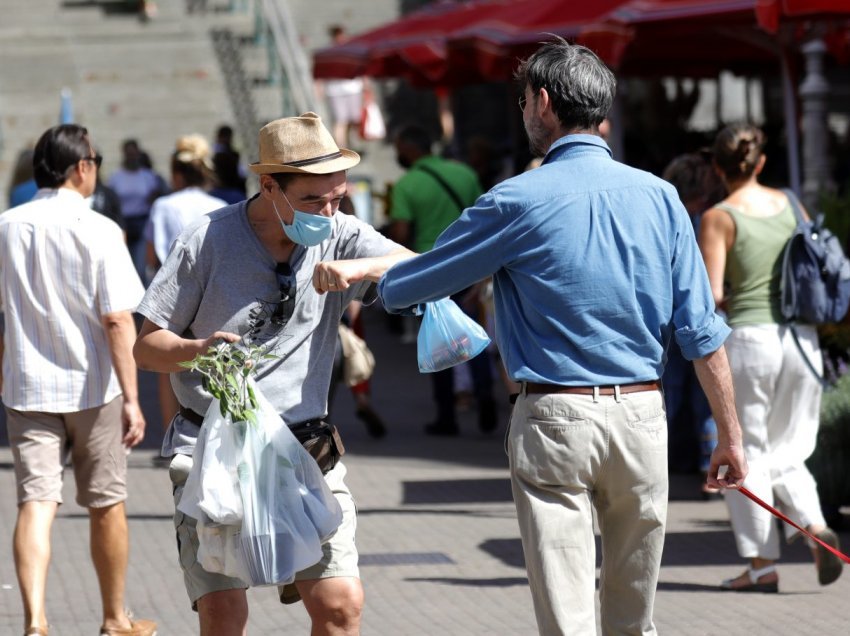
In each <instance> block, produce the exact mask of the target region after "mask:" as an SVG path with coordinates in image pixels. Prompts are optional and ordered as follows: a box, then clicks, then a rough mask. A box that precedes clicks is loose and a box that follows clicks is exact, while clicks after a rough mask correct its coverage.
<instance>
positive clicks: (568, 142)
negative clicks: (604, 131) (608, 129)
mask: <svg viewBox="0 0 850 636" xmlns="http://www.w3.org/2000/svg"><path fill="white" fill-rule="evenodd" d="M603 152H605V153H608V156H609V157H613V156H614V155H613V153H612V152H611V149H610V148H609V147H608V144H607V143H605V140H604V139H602V137H600V136H599V135H588V134H574V135H564V136H563V137H561V138H560V139H558V140H557V141H556V142H555V143H553V144H552V145H551V146H550V148H549V152H547V153H546V157H544V159H543V163H544V164H545V163H550V162H552V161H557V160H558V159H561V158H565V157H568V156H570V155H576V154H579V153H592V154H599V153H603Z"/></svg>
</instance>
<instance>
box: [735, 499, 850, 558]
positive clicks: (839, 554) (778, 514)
mask: <svg viewBox="0 0 850 636" xmlns="http://www.w3.org/2000/svg"><path fill="white" fill-rule="evenodd" d="M738 490H739V491H740V492H741V494H742V495H744V496H745V497H748V498H749V499H752V500H753V501H754V502H756V503H757V504H758V505H760V506H761V507H762V508H764V509H765V510H767V511H768V512H769V513H770V514H772V515H774V516H775V517H779V518H780V519H782V521H784V522H785V523H787V524H789V525H791V526H794V527H795V528H797V530H799V531H800V532H802V533H803V534H804V535H806V536H807V537H809V538H810V539H812V540H814V541H817V542H818V543H819V544H821V545H822V546H823V547H824V548H826V549H827V550H829V551H830V552H832V553H833V554H834V555H835V556H837V557H838V558H839V559H841V560H842V561H844V562H845V563H850V557H848V556H847V555H846V554H844V553H843V552H841V551H839V550H836V549H835V548H833V547H832V546H831V545H829V544H827V543H824V542H823V541H821V540H820V539H818V538H817V537H816V536H815V535H813V534H812V533H811V532H809V531H808V530H806V529H805V528H801V527H800V526H798V525H797V524H796V523H794V522H793V521H791V520H790V519H789V518H788V517H786V516H785V515H783V514H782V513H781V512H779V511H778V510H777V509H776V508H774V507H773V506H771V505H770V504H768V503H765V502H764V501H762V500H761V499H759V498H758V497H756V496H755V495H754V494H753V493H751V492H750V491H749V490H747V489H746V488H744V487H743V486H740V487H739V488H738Z"/></svg>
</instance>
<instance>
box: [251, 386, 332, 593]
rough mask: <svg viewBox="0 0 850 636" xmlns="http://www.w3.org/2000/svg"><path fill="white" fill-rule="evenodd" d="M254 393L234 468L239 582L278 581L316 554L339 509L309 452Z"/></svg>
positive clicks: (284, 580)
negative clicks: (239, 509) (253, 417)
mask: <svg viewBox="0 0 850 636" xmlns="http://www.w3.org/2000/svg"><path fill="white" fill-rule="evenodd" d="M254 392H255V395H256V397H257V400H258V402H259V406H258V408H257V409H256V414H257V420H258V425H256V426H255V425H252V424H248V425H247V427H246V429H245V444H244V447H243V455H242V457H243V460H244V463H243V464H242V465H241V466H240V469H239V485H240V489H241V492H242V503H243V510H244V516H243V519H242V531H241V533H240V541H241V544H242V552H241V554H242V558H243V560H244V561H243V562H244V565H245V569H246V577H247V578H246V579H245V581H246V582H247V583H248V584H250V585H283V584H287V583H291V582H292V581H293V580H294V578H295V574H296V572H299V571H300V570H303V569H305V568H308V567H310V566H311V565H314V564H315V563H318V561H319V560H320V559H321V558H322V543H324V541H326V540H327V539H329V538H330V537H331V536H333V534H334V533H335V532H336V530H337V528H338V527H339V524H340V523H342V509H341V508H340V506H339V503H338V502H337V500H336V499H335V498H334V496H333V493H332V492H331V490H330V488H329V487H328V485H327V483H325V479H324V477H323V476H322V473H321V471H320V470H319V467H318V465H317V464H316V462H315V461H314V460H313V458H312V457H310V454H309V453H308V452H307V451H306V450H304V447H303V446H302V445H301V443H300V442H299V441H298V440H297V439H295V436H294V435H293V434H292V432H291V431H290V430H289V427H288V426H286V424H285V423H284V422H283V420H282V419H281V418H280V416H279V415H278V414H277V412H276V411H275V409H274V407H273V406H272V405H271V404H270V403H269V402H268V400H267V399H266V398H265V397H264V396H263V395H262V392H261V391H260V390H259V389H258V388H257V387H256V385H254Z"/></svg>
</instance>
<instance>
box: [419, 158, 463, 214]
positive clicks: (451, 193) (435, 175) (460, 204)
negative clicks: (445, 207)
mask: <svg viewBox="0 0 850 636" xmlns="http://www.w3.org/2000/svg"><path fill="white" fill-rule="evenodd" d="M414 170H421V171H422V172H424V173H426V174H428V175H430V176H431V178H432V179H434V181H436V182H437V183H439V184H440V186H441V187H442V188H443V190H445V191H446V194H448V195H449V197H451V200H452V201H454V204H455V205H456V206H457V207H458V209H459V210H460V211H461V212H463V210H464V209H465V208H466V205H465V204H464V202H463V201H462V200H461V198H460V197H459V196H458V194H457V192H455V191H454V189H452V187H451V186H450V185H449V184H448V182H446V180H445V179H443V177H441V176H440V175H439V173H438V172H437V171H436V170H434V169H433V168H429V167H428V166H425V165H422V164H421V163H420V164H419V165H417V166H415V167H414Z"/></svg>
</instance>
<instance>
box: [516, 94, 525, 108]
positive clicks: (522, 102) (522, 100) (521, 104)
mask: <svg viewBox="0 0 850 636" xmlns="http://www.w3.org/2000/svg"><path fill="white" fill-rule="evenodd" d="M526 101H527V100H526V97H525V93H523V94H522V95H520V96H519V100H518V101H517V104H519V109H520V110H522V111H524V110H525V102H526Z"/></svg>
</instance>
